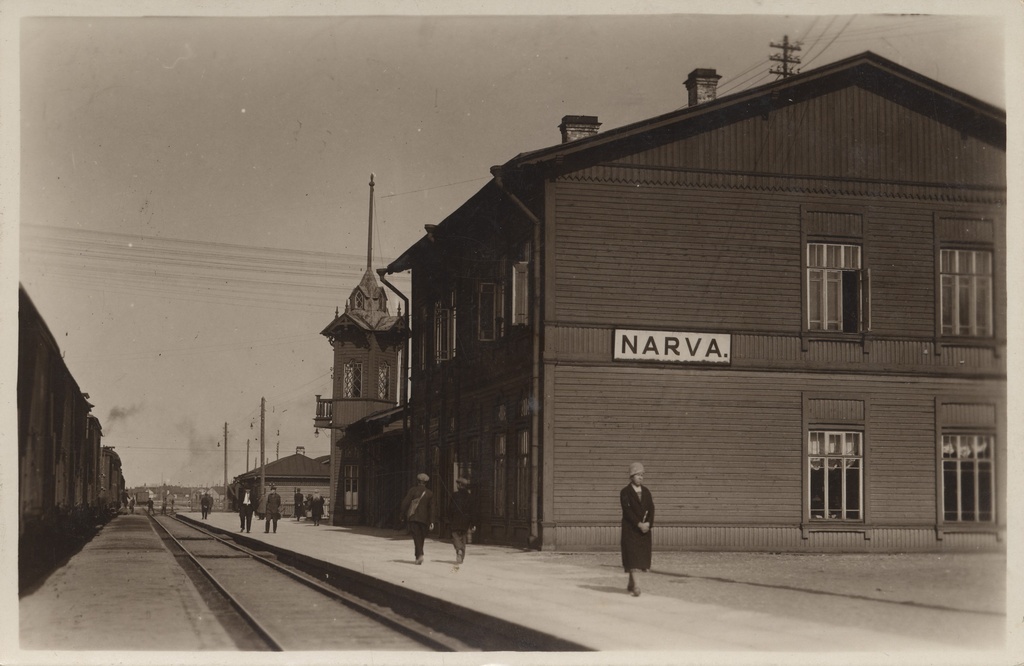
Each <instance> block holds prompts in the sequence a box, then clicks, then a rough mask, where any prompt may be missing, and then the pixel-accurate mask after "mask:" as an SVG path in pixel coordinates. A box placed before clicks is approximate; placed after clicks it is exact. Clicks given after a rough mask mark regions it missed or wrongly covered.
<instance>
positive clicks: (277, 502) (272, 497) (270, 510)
mask: <svg viewBox="0 0 1024 666" xmlns="http://www.w3.org/2000/svg"><path fill="white" fill-rule="evenodd" d="M266 510H267V518H266V523H265V527H264V529H263V531H264V532H269V531H270V523H271V521H273V523H274V533H275V534H276V533H277V521H279V520H280V519H281V496H280V495H279V494H278V493H277V486H275V485H271V486H270V494H269V495H267V509H266Z"/></svg>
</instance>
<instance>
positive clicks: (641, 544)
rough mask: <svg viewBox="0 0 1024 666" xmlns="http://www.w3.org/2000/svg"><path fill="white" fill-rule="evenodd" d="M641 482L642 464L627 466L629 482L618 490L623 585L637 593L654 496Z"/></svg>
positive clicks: (646, 559)
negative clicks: (625, 579) (620, 509)
mask: <svg viewBox="0 0 1024 666" xmlns="http://www.w3.org/2000/svg"><path fill="white" fill-rule="evenodd" d="M643 484H644V466H643V465H642V464H640V463H638V462H635V463H633V464H632V465H630V466H629V484H628V485H627V486H626V487H625V488H623V489H622V490H621V491H620V492H619V502H620V504H621V505H622V538H621V542H620V543H621V546H622V568H623V569H625V571H626V573H628V574H629V584H628V585H626V589H627V590H628V591H630V592H632V593H633V596H634V597H639V596H640V572H641V571H647V570H648V569H650V568H651V546H652V543H653V541H652V537H651V527H652V526H653V525H654V498H653V497H652V496H651V491H650V490H648V489H647V487H646V486H644V485H643Z"/></svg>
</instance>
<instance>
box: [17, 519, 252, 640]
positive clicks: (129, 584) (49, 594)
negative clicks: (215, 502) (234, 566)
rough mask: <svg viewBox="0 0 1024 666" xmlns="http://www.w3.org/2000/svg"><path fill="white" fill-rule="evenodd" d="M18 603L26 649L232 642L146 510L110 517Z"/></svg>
mask: <svg viewBox="0 0 1024 666" xmlns="http://www.w3.org/2000/svg"><path fill="white" fill-rule="evenodd" d="M19 606H20V636H21V647H22V648H23V649H26V650H39V649H58V650H125V649H130V650H217V649H229V650H230V649H234V646H235V643H234V641H232V640H231V638H230V637H229V636H228V635H227V634H226V633H225V631H224V629H223V628H222V627H221V625H220V624H219V623H218V622H217V621H215V620H213V619H212V618H211V617H210V613H209V612H208V607H207V605H206V603H205V602H204V601H203V600H202V598H201V597H200V595H199V592H198V591H197V590H196V588H195V586H194V585H193V584H192V581H190V580H189V578H188V576H186V575H185V573H184V571H183V570H182V568H181V566H180V565H179V564H178V562H177V561H176V560H175V558H174V555H172V554H171V552H170V551H169V550H167V548H166V547H165V546H164V544H163V542H162V541H161V540H160V537H159V536H158V534H157V532H156V529H155V528H154V527H153V525H152V524H151V523H150V521H149V519H148V518H147V517H146V516H145V515H143V514H141V513H137V514H135V515H123V516H117V517H116V518H115V519H114V520H112V521H111V522H110V523H108V524H107V525H105V526H104V527H103V529H102V530H100V531H99V533H98V534H97V535H96V536H95V537H93V539H92V540H91V541H89V543H87V544H86V545H85V546H84V547H83V548H82V550H81V551H80V552H79V553H77V554H76V555H75V556H74V557H72V558H71V560H69V561H68V563H67V565H66V566H65V567H63V568H61V569H59V570H58V571H56V572H54V573H53V574H52V575H51V576H50V577H49V578H47V579H46V580H45V581H44V582H43V583H42V584H41V585H40V586H39V588H38V589H36V590H35V591H33V592H32V593H31V594H28V595H26V596H25V597H23V598H22V599H21V601H20V603H19Z"/></svg>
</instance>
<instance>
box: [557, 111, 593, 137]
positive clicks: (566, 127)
mask: <svg viewBox="0 0 1024 666" xmlns="http://www.w3.org/2000/svg"><path fill="white" fill-rule="evenodd" d="M600 126H601V123H599V122H597V116H562V124H561V125H559V126H558V129H560V130H561V131H562V143H568V142H570V141H575V140H576V139H583V138H585V137H588V136H594V135H595V134H597V128H598V127H600Z"/></svg>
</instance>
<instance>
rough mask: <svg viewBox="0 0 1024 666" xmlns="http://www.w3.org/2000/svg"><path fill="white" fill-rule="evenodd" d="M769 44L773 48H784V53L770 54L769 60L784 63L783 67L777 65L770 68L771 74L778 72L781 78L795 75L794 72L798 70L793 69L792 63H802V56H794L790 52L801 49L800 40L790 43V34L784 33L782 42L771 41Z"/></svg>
mask: <svg viewBox="0 0 1024 666" xmlns="http://www.w3.org/2000/svg"><path fill="white" fill-rule="evenodd" d="M769 45H770V46H771V47H772V48H773V49H782V55H778V54H775V55H770V56H768V59H769V60H774V61H775V62H780V63H782V68H781V69H779V68H777V67H776V68H773V69H771V70H769V72H770V73H771V74H777V75H778V76H779V78H783V79H786V78H789V77H791V76H793V75H794V74H796V73H797V70H795V69H791V68H790V65H799V64H800V58H799V57H798V56H792V57H791V56H790V55H789V53H790V51H799V50H800V42H793V43H792V44H790V43H789V35H783V37H782V43H781V44H776V43H775V42H770V43H769Z"/></svg>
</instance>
